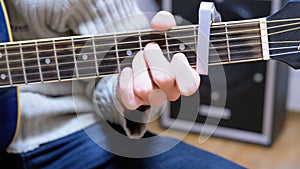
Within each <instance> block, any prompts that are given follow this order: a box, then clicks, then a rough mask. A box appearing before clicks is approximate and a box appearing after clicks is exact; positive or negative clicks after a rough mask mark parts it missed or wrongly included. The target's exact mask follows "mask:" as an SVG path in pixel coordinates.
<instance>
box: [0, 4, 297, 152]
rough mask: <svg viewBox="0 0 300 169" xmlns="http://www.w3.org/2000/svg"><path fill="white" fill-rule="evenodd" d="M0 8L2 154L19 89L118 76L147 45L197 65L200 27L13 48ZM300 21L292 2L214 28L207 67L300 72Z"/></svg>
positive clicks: (16, 115)
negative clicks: (262, 65)
mask: <svg viewBox="0 0 300 169" xmlns="http://www.w3.org/2000/svg"><path fill="white" fill-rule="evenodd" d="M0 2H1V8H0V10H1V11H0V12H1V14H0V23H1V24H0V32H1V36H0V39H1V41H2V43H0V87H1V88H0V107H1V113H0V133H1V137H0V151H3V150H5V149H6V148H7V146H9V144H10V143H11V142H12V141H13V139H14V137H15V136H16V133H17V130H18V126H19V121H20V108H19V102H18V100H19V91H18V87H19V86H20V85H28V84H34V83H51V82H62V81H72V80H78V79H87V78H99V77H104V76H111V75H117V74H119V73H120V72H121V70H122V69H123V68H124V67H126V66H131V62H132V59H133V57H134V54H135V53H136V52H138V51H140V50H143V48H144V46H145V45H146V44H147V43H149V42H156V43H158V44H159V45H160V46H161V48H162V50H163V52H164V54H165V56H166V58H167V59H168V60H171V59H172V56H173V54H174V53H177V52H182V53H184V54H185V55H186V57H187V59H188V61H189V63H190V64H191V65H192V66H195V65H196V49H197V36H198V35H197V32H198V31H197V30H198V25H185V26H177V27H175V28H173V29H171V30H169V31H166V32H157V31H153V30H150V29H149V30H140V31H132V32H126V33H124V32H121V33H114V34H100V35H98V34H97V35H88V36H70V37H60V38H49V39H37V40H27V41H18V42H12V36H11V32H10V26H9V20H8V17H7V13H6V11H5V6H4V2H3V0H0ZM299 17H300V0H291V1H289V2H288V3H287V4H286V5H285V6H284V7H283V8H282V9H281V10H280V11H278V12H277V13H275V14H273V15H271V16H268V17H264V18H258V19H249V20H241V21H230V22H218V23H212V24H211V33H210V47H209V65H210V66H213V65H220V64H232V63H241V62H252V61H267V60H270V59H275V60H279V61H282V62H285V63H287V64H288V65H290V66H291V67H293V68H295V69H298V68H300V31H299V30H300V18H299Z"/></svg>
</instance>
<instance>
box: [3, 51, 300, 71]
mask: <svg viewBox="0 0 300 169" xmlns="http://www.w3.org/2000/svg"><path fill="white" fill-rule="evenodd" d="M281 49H298V46H290V47H281V48H270V49H269V50H270V51H272V50H281ZM171 52H173V53H178V52H182V51H171ZM184 52H193V53H195V50H194V49H192V50H185V51H184ZM249 52H250V53H251V52H253V53H255V50H254V49H253V50H252V51H251V50H247V51H239V52H234V51H232V52H231V54H232V55H237V54H245V53H249ZM86 54H88V53H86ZM89 54H94V53H89ZM164 54H166V52H164ZM227 55H228V53H227V52H225V53H222V52H218V53H217V54H210V57H215V56H219V57H222V56H227ZM69 56H72V55H69ZM46 58H47V57H46ZM126 58H130V57H129V56H120V59H126ZM132 58H133V57H132ZM252 58H253V57H252ZM257 58H258V57H257ZM41 59H43V58H41ZM72 59H73V58H72ZM187 59H190V58H189V57H187ZM192 59H193V58H192ZM34 60H35V61H36V59H34ZM107 60H111V59H107V58H104V59H97V60H95V59H93V60H82V61H81V60H77V62H78V63H79V64H81V63H87V62H95V61H97V62H99V61H107ZM226 61H228V59H227V60H226V59H225V60H221V62H226ZM211 62H214V61H213V60H212V61H211ZM68 64H74V62H63V63H59V64H46V65H42V66H43V67H50V66H56V65H58V66H61V65H68ZM105 66H107V65H105ZM112 66H116V65H112ZM27 68H28V69H30V68H36V65H34V66H26V69H27ZM100 68H101V67H100ZM11 69H13V70H14V69H23V67H13V68H11ZM3 70H4V71H6V70H7V69H0V71H3Z"/></svg>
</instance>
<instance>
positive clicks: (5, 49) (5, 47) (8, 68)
mask: <svg viewBox="0 0 300 169" xmlns="http://www.w3.org/2000/svg"><path fill="white" fill-rule="evenodd" d="M4 51H5V56H6V64H7V70H8V77H9V83H10V85H11V86H12V85H13V82H12V77H11V72H10V66H9V60H8V52H7V46H6V44H4Z"/></svg>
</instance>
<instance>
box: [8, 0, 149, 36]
mask: <svg viewBox="0 0 300 169" xmlns="http://www.w3.org/2000/svg"><path fill="white" fill-rule="evenodd" d="M6 6H7V8H8V12H9V18H10V20H11V26H12V28H13V29H12V31H13V34H14V38H15V39H16V40H22V39H37V38H49V37H57V36H69V35H74V34H76V35H82V34H96V33H109V32H119V31H129V30H136V29H142V28H146V27H149V23H148V20H147V18H146V17H145V16H144V15H143V14H142V12H141V10H140V9H139V7H138V5H137V3H136V0H9V1H6Z"/></svg>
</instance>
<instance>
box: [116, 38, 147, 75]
mask: <svg viewBox="0 0 300 169" xmlns="http://www.w3.org/2000/svg"><path fill="white" fill-rule="evenodd" d="M120 37H122V38H120ZM116 39H117V46H118V54H119V58H118V60H119V61H120V64H121V65H120V68H121V70H122V69H123V68H124V67H127V66H131V63H132V60H133V58H134V56H135V55H136V54H137V53H138V52H139V51H140V50H141V48H142V41H141V38H140V36H138V35H137V34H127V35H126V36H124V35H122V34H121V35H117V37H116Z"/></svg>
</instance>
